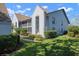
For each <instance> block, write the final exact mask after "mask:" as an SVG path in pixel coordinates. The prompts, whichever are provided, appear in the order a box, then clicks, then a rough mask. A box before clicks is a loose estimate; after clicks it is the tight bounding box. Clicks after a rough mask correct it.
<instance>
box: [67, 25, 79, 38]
mask: <svg viewBox="0 0 79 59" xmlns="http://www.w3.org/2000/svg"><path fill="white" fill-rule="evenodd" d="M71 32H73V35H74V37H75V36H76V35H78V34H79V27H78V26H69V27H68V33H71ZM73 35H71V36H73Z"/></svg>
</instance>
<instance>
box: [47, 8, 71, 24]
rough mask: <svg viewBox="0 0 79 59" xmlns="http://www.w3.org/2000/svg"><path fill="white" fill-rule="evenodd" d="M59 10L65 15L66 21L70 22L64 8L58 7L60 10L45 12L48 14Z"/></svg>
mask: <svg viewBox="0 0 79 59" xmlns="http://www.w3.org/2000/svg"><path fill="white" fill-rule="evenodd" d="M59 11H63V13H64V16H65V17H66V19H67V21H68V23H69V24H70V21H69V19H68V17H67V15H66V12H65V10H64V9H60V10H56V11H53V12H49V13H47V15H48V14H50V13H55V12H59Z"/></svg>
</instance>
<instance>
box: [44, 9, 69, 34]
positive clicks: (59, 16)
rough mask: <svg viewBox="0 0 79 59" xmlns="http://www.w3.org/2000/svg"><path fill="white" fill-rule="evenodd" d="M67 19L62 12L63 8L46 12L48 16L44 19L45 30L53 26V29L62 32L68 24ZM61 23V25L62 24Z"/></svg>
mask: <svg viewBox="0 0 79 59" xmlns="http://www.w3.org/2000/svg"><path fill="white" fill-rule="evenodd" d="M53 18H54V19H55V24H52V21H53V20H54V19H53ZM67 20H68V19H67V18H66V15H65V14H64V11H63V10H59V11H57V12H52V13H49V14H48V18H47V20H46V21H45V23H46V26H45V27H47V30H49V29H53V27H54V28H55V30H56V31H57V32H58V33H59V34H62V33H63V32H64V31H66V30H67V26H68V21H67ZM62 24H63V25H62Z"/></svg>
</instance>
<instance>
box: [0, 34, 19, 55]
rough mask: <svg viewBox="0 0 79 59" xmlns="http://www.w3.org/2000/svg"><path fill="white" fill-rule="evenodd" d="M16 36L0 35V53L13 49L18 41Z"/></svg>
mask: <svg viewBox="0 0 79 59" xmlns="http://www.w3.org/2000/svg"><path fill="white" fill-rule="evenodd" d="M18 39H19V38H18V37H17V36H14V35H1V36H0V53H7V52H10V51H13V50H14V49H15V48H16V46H17V43H18Z"/></svg>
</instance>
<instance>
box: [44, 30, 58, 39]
mask: <svg viewBox="0 0 79 59" xmlns="http://www.w3.org/2000/svg"><path fill="white" fill-rule="evenodd" d="M45 37H46V38H55V37H57V32H56V31H55V30H49V31H47V32H45Z"/></svg>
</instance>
